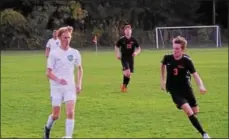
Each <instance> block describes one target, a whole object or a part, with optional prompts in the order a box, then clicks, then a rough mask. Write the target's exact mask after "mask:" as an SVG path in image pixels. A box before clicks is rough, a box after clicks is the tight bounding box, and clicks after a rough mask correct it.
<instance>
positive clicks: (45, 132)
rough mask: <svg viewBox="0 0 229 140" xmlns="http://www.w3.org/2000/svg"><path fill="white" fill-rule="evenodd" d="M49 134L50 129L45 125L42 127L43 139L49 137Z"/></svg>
mask: <svg viewBox="0 0 229 140" xmlns="http://www.w3.org/2000/svg"><path fill="white" fill-rule="evenodd" d="M49 135H50V129H48V128H47V126H45V128H44V139H49Z"/></svg>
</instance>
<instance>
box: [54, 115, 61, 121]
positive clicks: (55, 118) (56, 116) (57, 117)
mask: <svg viewBox="0 0 229 140" xmlns="http://www.w3.org/2000/svg"><path fill="white" fill-rule="evenodd" d="M59 118H60V114H53V115H52V119H53V120H58V119H59Z"/></svg>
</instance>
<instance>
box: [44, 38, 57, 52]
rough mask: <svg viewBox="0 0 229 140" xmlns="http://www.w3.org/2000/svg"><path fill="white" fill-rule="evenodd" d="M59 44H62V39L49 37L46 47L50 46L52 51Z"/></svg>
mask: <svg viewBox="0 0 229 140" xmlns="http://www.w3.org/2000/svg"><path fill="white" fill-rule="evenodd" d="M59 46H60V40H59V39H54V38H51V39H49V40H48V42H47V44H46V48H50V51H52V50H54V49H56V48H58V47H59Z"/></svg>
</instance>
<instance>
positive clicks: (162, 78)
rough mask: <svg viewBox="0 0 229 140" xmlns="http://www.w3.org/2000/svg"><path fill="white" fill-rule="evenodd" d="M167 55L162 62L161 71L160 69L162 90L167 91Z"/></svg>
mask: <svg viewBox="0 0 229 140" xmlns="http://www.w3.org/2000/svg"><path fill="white" fill-rule="evenodd" d="M165 64H166V55H165V56H164V58H163V59H162V61H161V69H160V80H161V89H162V90H165V78H166V77H165V69H166V65H165Z"/></svg>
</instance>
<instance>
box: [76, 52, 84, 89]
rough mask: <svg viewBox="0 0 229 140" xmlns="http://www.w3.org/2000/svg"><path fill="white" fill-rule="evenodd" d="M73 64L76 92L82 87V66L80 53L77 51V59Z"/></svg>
mask: <svg viewBox="0 0 229 140" xmlns="http://www.w3.org/2000/svg"><path fill="white" fill-rule="evenodd" d="M75 65H76V66H77V78H76V84H77V85H76V89H77V93H79V92H80V91H81V88H82V80H83V67H82V63H81V55H80V53H79V52H78V53H77V59H76V62H75Z"/></svg>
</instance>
